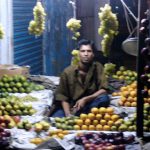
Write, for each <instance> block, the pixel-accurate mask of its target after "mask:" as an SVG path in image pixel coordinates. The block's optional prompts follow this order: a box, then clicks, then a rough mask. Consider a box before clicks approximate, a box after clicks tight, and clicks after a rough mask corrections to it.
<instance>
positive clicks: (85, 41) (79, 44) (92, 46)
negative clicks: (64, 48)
mask: <svg viewBox="0 0 150 150" xmlns="http://www.w3.org/2000/svg"><path fill="white" fill-rule="evenodd" d="M82 45H90V46H91V48H92V50H93V53H94V54H95V52H96V47H95V44H94V42H93V41H91V40H86V39H82V40H80V41H79V42H78V46H77V49H78V50H80V47H81V46H82Z"/></svg>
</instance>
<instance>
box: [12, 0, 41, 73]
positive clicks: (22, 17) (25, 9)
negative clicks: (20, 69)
mask: <svg viewBox="0 0 150 150" xmlns="http://www.w3.org/2000/svg"><path fill="white" fill-rule="evenodd" d="M36 2H37V1H36V0H32V1H31V0H25V1H20V0H13V27H14V29H13V31H14V37H13V38H14V63H15V64H18V65H21V66H22V65H29V66H30V67H31V69H30V73H31V74H42V73H43V52H42V37H35V36H33V35H30V34H29V33H28V26H29V22H30V20H32V19H33V7H34V6H35V4H36Z"/></svg>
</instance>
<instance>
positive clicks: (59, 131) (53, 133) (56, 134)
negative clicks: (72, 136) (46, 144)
mask: <svg viewBox="0 0 150 150" xmlns="http://www.w3.org/2000/svg"><path fill="white" fill-rule="evenodd" d="M67 134H69V131H67V130H62V129H57V130H50V131H49V133H48V135H49V136H50V137H53V138H60V139H63V138H64V136H65V135H67Z"/></svg>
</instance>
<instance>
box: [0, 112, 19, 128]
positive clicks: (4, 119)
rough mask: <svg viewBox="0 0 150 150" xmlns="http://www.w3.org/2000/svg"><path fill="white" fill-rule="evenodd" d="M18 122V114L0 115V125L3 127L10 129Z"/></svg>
mask: <svg viewBox="0 0 150 150" xmlns="http://www.w3.org/2000/svg"><path fill="white" fill-rule="evenodd" d="M19 122H20V117H19V116H9V115H4V116H0V126H1V127H3V128H9V129H11V128H13V127H15V126H16V125H17V123H19Z"/></svg>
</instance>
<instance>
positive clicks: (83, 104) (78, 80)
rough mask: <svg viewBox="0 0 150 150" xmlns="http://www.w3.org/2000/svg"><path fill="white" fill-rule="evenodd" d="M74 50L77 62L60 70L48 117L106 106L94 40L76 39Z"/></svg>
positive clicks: (102, 76)
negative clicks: (95, 57) (50, 112)
mask: <svg viewBox="0 0 150 150" xmlns="http://www.w3.org/2000/svg"><path fill="white" fill-rule="evenodd" d="M78 50H79V63H78V65H71V66H69V67H67V68H66V69H65V70H64V72H63V73H62V74H61V77H60V83H59V86H58V88H57V90H56V93H55V104H56V109H55V111H54V112H53V113H52V114H51V116H52V117H65V116H70V115H77V116H78V115H80V114H81V113H88V112H90V109H91V108H93V107H107V106H108V105H109V103H110V100H109V97H108V95H107V80H106V78H105V75H104V71H103V66H102V65H101V64H100V63H98V62H95V61H94V52H95V51H96V49H95V45H94V43H93V42H92V41H89V40H85V39H83V40H80V41H79V43H78Z"/></svg>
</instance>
